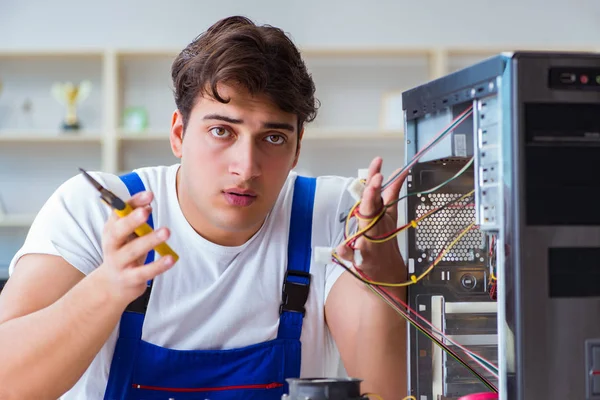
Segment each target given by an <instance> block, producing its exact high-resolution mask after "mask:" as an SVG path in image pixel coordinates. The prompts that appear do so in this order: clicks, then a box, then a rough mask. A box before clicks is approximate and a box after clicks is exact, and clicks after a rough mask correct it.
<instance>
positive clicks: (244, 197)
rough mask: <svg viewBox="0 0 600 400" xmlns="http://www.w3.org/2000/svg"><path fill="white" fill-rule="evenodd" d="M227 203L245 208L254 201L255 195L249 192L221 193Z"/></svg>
mask: <svg viewBox="0 0 600 400" xmlns="http://www.w3.org/2000/svg"><path fill="white" fill-rule="evenodd" d="M223 195H224V196H225V199H226V200H227V202H228V203H229V204H230V205H232V206H238V207H247V206H249V205H251V204H252V203H254V201H255V200H256V193H255V192H253V191H251V190H238V189H230V190H225V191H223Z"/></svg>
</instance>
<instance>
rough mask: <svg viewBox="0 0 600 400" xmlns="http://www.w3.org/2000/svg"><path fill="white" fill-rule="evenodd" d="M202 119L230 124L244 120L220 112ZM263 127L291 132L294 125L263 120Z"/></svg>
mask: <svg viewBox="0 0 600 400" xmlns="http://www.w3.org/2000/svg"><path fill="white" fill-rule="evenodd" d="M202 119H203V120H215V119H216V120H219V121H224V122H228V123H230V124H243V123H244V121H243V120H241V119H236V118H231V117H226V116H225V115H220V114H207V115H205V116H204V117H203V118H202ZM263 128H264V129H282V130H286V131H290V132H292V133H294V132H295V129H294V126H293V125H291V124H288V123H285V122H265V123H264V124H263Z"/></svg>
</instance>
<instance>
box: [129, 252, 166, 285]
mask: <svg viewBox="0 0 600 400" xmlns="http://www.w3.org/2000/svg"><path fill="white" fill-rule="evenodd" d="M173 265H175V261H174V259H173V257H171V256H164V257H161V258H159V259H158V260H156V261H154V262H151V263H150V264H145V265H141V266H139V267H136V268H130V269H128V270H126V271H125V275H130V277H129V278H127V279H131V280H130V282H131V281H133V282H138V283H140V284H141V283H144V282H147V281H149V280H151V279H154V278H156V276H157V275H160V274H162V273H163V272H165V271H167V270H169V268H171V267H172V266H173Z"/></svg>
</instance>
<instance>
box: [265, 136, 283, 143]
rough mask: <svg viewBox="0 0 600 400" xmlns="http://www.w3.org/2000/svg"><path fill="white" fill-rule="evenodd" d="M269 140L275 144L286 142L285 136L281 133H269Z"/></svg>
mask: <svg viewBox="0 0 600 400" xmlns="http://www.w3.org/2000/svg"><path fill="white" fill-rule="evenodd" d="M267 141H268V142H269V143H273V144H284V143H285V138H284V137H283V136H281V135H269V136H267Z"/></svg>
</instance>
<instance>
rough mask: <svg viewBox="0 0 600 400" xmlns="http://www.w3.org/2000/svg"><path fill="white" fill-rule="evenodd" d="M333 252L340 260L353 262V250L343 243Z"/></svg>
mask: <svg viewBox="0 0 600 400" xmlns="http://www.w3.org/2000/svg"><path fill="white" fill-rule="evenodd" d="M335 252H336V253H337V255H338V256H339V257H340V258H341V259H343V260H347V261H350V262H354V250H352V249H351V248H350V247H348V246H346V245H344V244H343V243H342V244H340V245H339V246H338V247H337V248H336V249H335Z"/></svg>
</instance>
